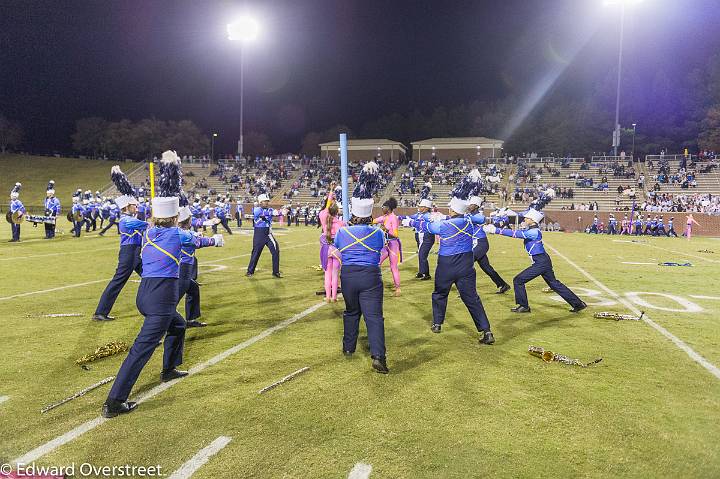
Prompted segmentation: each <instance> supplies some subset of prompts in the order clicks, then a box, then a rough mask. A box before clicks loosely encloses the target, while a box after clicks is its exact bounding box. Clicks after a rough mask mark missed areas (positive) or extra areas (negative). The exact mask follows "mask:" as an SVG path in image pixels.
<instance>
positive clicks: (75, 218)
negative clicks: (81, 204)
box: [72, 211, 84, 223]
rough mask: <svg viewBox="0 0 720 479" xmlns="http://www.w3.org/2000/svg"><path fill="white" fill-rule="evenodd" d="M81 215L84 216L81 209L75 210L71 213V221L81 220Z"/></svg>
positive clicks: (77, 221)
mask: <svg viewBox="0 0 720 479" xmlns="http://www.w3.org/2000/svg"><path fill="white" fill-rule="evenodd" d="M83 217H84V216H83V214H82V211H76V212H75V213H73V214H72V218H73V221H75V223H79V222H81V221H82V220H83Z"/></svg>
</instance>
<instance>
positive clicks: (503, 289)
mask: <svg viewBox="0 0 720 479" xmlns="http://www.w3.org/2000/svg"><path fill="white" fill-rule="evenodd" d="M508 291H510V285H509V284H504V285H502V286H500V287H499V288H498V290H497V291H495V294H504V293H507V292H508Z"/></svg>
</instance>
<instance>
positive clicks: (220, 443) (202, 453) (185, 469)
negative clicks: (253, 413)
mask: <svg viewBox="0 0 720 479" xmlns="http://www.w3.org/2000/svg"><path fill="white" fill-rule="evenodd" d="M231 440H232V439H231V438H229V437H227V436H220V437H219V438H217V439H215V440H214V441H213V442H211V443H210V444H209V445H208V446H207V447H205V448H203V449H200V450H199V451H198V453H197V454H195V455H194V456H193V457H192V458H191V459H190V460H189V461H188V462H186V463H185V464H183V465H182V466H181V467H180V469H178V470H177V471H175V472H173V473H172V476H170V479H188V478H189V477H191V476H192V475H193V474H195V472H196V471H197V470H198V469H200V468H201V467H203V466H204V465H205V463H206V462H208V461H209V460H210V458H211V457H213V456H214V455H215V454H217V453H218V452H220V451H221V450H222V449H223V448H224V447H225V446H227V445H228V444H229V443H230V441H231Z"/></svg>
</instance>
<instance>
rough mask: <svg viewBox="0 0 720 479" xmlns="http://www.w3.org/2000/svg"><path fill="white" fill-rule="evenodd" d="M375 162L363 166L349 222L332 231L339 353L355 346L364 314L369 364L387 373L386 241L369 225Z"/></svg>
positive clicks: (375, 184) (347, 353)
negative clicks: (338, 285) (338, 286)
mask: <svg viewBox="0 0 720 479" xmlns="http://www.w3.org/2000/svg"><path fill="white" fill-rule="evenodd" d="M378 170H379V168H378V165H377V163H375V162H372V161H371V162H368V163H366V164H365V166H363V169H362V171H361V172H360V176H359V178H358V182H357V184H356V185H355V190H354V192H353V195H352V199H351V212H352V215H351V216H352V218H351V219H350V226H345V227H343V228H340V229H339V230H338V232H337V234H336V235H335V247H336V248H337V249H338V252H339V253H340V261H341V262H342V267H341V268H340V280H341V281H342V288H343V300H344V301H345V311H344V312H343V354H345V356H347V357H350V356H352V354H353V353H354V352H355V348H356V346H357V340H358V333H359V327H360V315H361V314H362V316H363V317H364V318H365V325H366V327H367V335H368V341H369V343H370V355H371V358H372V367H373V369H375V371H377V372H379V373H382V374H387V373H388V372H389V369H388V367H387V361H386V352H385V319H384V318H383V283H382V272H381V271H380V250H382V249H383V247H384V246H385V242H386V237H385V233H384V232H383V231H382V229H380V228H378V227H377V226H374V225H372V209H373V204H374V201H373V198H372V197H373V195H374V194H375V193H376V192H377V190H378V189H379V188H378V187H379V183H378Z"/></svg>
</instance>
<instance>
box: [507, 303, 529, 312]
mask: <svg viewBox="0 0 720 479" xmlns="http://www.w3.org/2000/svg"><path fill="white" fill-rule="evenodd" d="M510 311H512V312H513V313H529V312H530V308H528V307H527V306H520V305H517V306H515V307H514V308H510Z"/></svg>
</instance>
